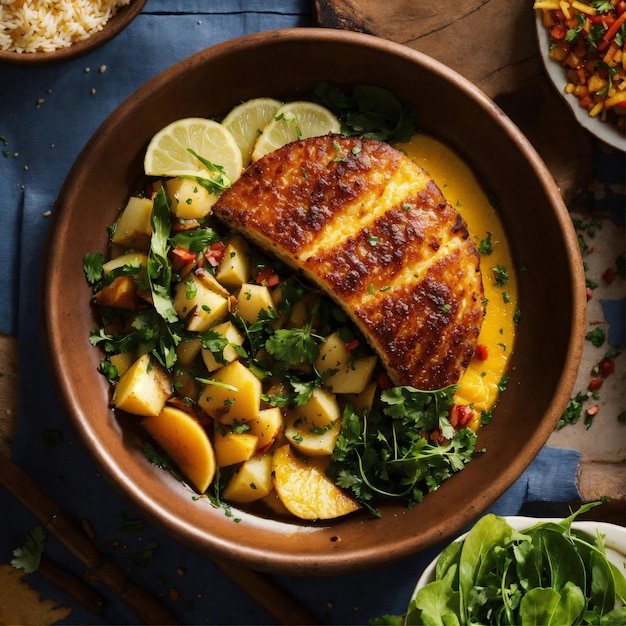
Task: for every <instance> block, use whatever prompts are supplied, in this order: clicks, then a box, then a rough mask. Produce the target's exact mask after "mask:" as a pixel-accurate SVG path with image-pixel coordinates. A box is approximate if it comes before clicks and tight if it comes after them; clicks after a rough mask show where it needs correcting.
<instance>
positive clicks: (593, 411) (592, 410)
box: [585, 404, 600, 417]
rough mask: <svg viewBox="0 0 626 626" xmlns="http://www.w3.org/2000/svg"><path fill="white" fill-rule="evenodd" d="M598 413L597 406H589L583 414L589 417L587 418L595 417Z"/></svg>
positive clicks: (598, 408)
mask: <svg viewBox="0 0 626 626" xmlns="http://www.w3.org/2000/svg"><path fill="white" fill-rule="evenodd" d="M599 412H600V407H599V405H597V404H594V405H593V406H590V407H589V408H588V409H587V410H586V411H585V413H586V414H587V415H588V416H589V417H593V416H594V415H597V414H598V413H599Z"/></svg>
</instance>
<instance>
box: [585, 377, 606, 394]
mask: <svg viewBox="0 0 626 626" xmlns="http://www.w3.org/2000/svg"><path fill="white" fill-rule="evenodd" d="M603 383H604V380H603V379H602V378H597V377H594V378H592V379H591V380H590V381H589V386H588V389H589V391H598V389H600V387H602V385H603Z"/></svg>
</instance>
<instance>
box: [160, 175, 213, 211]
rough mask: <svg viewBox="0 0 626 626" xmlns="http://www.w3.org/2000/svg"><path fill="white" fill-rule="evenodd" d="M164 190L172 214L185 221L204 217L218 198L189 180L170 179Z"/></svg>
mask: <svg viewBox="0 0 626 626" xmlns="http://www.w3.org/2000/svg"><path fill="white" fill-rule="evenodd" d="M165 190H166V191H167V195H168V197H169V199H170V205H171V211H172V213H173V214H174V215H175V216H176V217H179V218H181V219H185V220H191V219H200V218H203V217H206V216H207V215H209V214H210V213H211V207H212V206H213V205H214V204H215V203H216V202H217V198H218V197H217V196H216V195H215V194H213V193H209V192H208V191H207V190H206V189H205V188H204V187H203V186H202V185H200V184H199V183H198V182H196V181H195V180H193V179H191V178H170V179H169V180H167V181H166V182H165Z"/></svg>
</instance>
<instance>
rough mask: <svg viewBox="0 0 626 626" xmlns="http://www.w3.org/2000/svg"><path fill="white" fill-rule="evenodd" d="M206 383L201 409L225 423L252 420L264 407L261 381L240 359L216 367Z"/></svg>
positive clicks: (200, 403) (199, 403) (201, 399)
mask: <svg viewBox="0 0 626 626" xmlns="http://www.w3.org/2000/svg"><path fill="white" fill-rule="evenodd" d="M212 381H213V383H208V384H207V385H205V386H204V388H203V390H202V393H201V394H200V397H199V399H198V405H199V406H200V408H201V409H202V410H203V411H205V412H206V413H208V414H209V415H210V416H211V417H214V418H215V419H217V420H219V421H220V422H222V423H224V424H232V423H233V422H234V421H238V422H246V421H250V420H253V419H255V418H256V417H257V415H258V414H259V410H260V408H261V392H262V385H261V381H260V380H259V379H258V378H257V377H256V376H255V375H254V374H253V373H252V372H251V371H250V370H249V369H248V368H247V367H246V366H245V365H243V364H242V363H241V362H240V361H238V360H237V361H233V362H232V363H229V364H228V365H225V366H224V367H222V368H221V369H219V370H217V371H216V372H215V374H214V375H213V378H212Z"/></svg>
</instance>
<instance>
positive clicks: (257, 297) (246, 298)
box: [237, 283, 275, 324]
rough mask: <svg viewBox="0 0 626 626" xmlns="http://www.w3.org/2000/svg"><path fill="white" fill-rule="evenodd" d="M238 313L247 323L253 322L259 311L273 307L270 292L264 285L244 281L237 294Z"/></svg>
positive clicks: (257, 317) (256, 318)
mask: <svg viewBox="0 0 626 626" xmlns="http://www.w3.org/2000/svg"><path fill="white" fill-rule="evenodd" d="M237 305H238V312H239V315H240V316H241V317H242V318H243V319H244V320H245V321H246V322H247V323H248V324H254V322H256V321H257V320H258V319H259V313H260V312H261V311H262V310H263V309H264V310H266V311H269V310H271V309H274V308H275V306H274V301H273V300H272V294H271V292H270V290H269V289H268V288H267V287H266V286H265V285H255V284H254V283H244V284H243V285H241V289H240V290H239V294H238V296H237Z"/></svg>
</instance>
